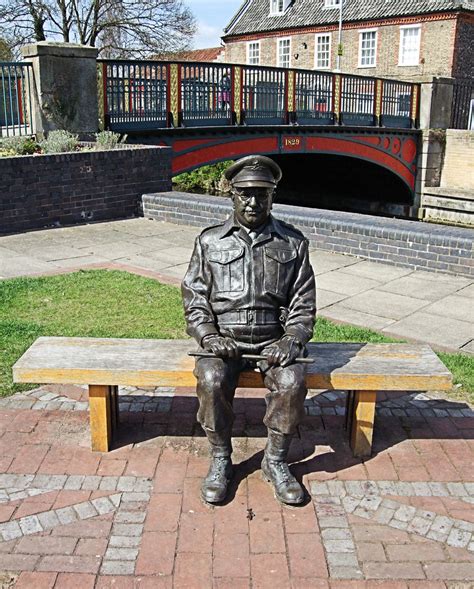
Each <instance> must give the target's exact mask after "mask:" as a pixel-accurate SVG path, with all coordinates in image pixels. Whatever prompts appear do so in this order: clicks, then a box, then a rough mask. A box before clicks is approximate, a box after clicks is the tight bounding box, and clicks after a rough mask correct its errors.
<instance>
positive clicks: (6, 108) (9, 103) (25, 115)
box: [0, 61, 35, 137]
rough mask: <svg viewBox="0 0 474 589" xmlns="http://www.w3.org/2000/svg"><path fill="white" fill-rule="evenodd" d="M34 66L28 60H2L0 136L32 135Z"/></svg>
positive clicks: (0, 72)
mask: <svg viewBox="0 0 474 589" xmlns="http://www.w3.org/2000/svg"><path fill="white" fill-rule="evenodd" d="M32 92H33V68H32V65H31V63H28V62H13V61H2V62H0V137H12V136H15V135H32V134H33V133H34V132H35V130H34V129H33V123H32V118H33V117H32Z"/></svg>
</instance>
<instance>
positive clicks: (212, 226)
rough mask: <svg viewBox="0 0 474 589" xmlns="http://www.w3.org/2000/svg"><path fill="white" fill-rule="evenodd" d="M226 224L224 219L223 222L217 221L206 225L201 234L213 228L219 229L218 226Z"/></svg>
mask: <svg viewBox="0 0 474 589" xmlns="http://www.w3.org/2000/svg"><path fill="white" fill-rule="evenodd" d="M224 225H225V221H223V222H222V223H217V224H216V225H209V227H205V228H204V229H203V230H202V231H201V233H200V234H199V235H204V233H207V232H208V231H210V230H211V229H217V228H218V227H223V226H224Z"/></svg>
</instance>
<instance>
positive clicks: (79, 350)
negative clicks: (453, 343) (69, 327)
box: [13, 337, 452, 457]
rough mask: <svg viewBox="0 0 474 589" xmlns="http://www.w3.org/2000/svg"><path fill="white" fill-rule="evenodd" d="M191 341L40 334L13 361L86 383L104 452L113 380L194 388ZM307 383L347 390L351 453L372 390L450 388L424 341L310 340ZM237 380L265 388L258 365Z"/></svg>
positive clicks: (57, 380)
mask: <svg viewBox="0 0 474 589" xmlns="http://www.w3.org/2000/svg"><path fill="white" fill-rule="evenodd" d="M195 349H196V344H195V343H194V342H193V340H139V339H99V338H70V337H40V338H39V339H37V340H36V342H35V343H34V344H33V345H32V346H31V347H30V348H29V349H28V350H27V351H26V352H25V354H24V355H23V356H22V357H21V358H20V359H19V360H18V362H16V364H15V365H14V367H13V378H14V381H15V382H18V383H41V384H86V385H88V386H89V403H90V428H91V438H92V450H94V451H99V452H107V451H108V450H109V448H110V445H111V442H112V440H113V436H114V431H115V429H116V428H117V427H118V399H117V395H118V385H123V386H137V387H155V386H167V387H169V386H171V387H190V386H191V387H192V386H195V384H196V379H195V377H194V375H193V368H194V358H192V357H190V356H188V352H189V351H193V350H195ZM308 351H309V355H310V356H312V357H314V358H315V362H314V364H310V365H309V366H308V371H307V377H306V382H307V385H308V388H310V389H329V390H347V391H349V393H348V403H347V412H346V420H347V424H348V429H349V435H350V443H351V447H352V450H353V452H354V455H355V456H359V457H361V456H370V454H371V448H372V434H373V427H374V417H375V404H376V396H377V391H426V390H433V389H437V390H447V389H450V388H451V386H452V376H451V373H450V372H449V370H448V369H447V368H446V367H445V366H444V364H443V363H442V362H441V361H440V360H439V358H438V357H437V356H436V354H434V352H433V351H432V350H431V348H430V347H429V346H427V345H414V344H344V343H341V344H339V343H334V344H333V343H330V344H317V343H310V344H309V345H308ZM239 386H241V387H247V388H264V385H263V381H262V377H261V375H260V373H259V372H258V371H250V370H249V371H245V372H243V373H242V374H241V377H240V381H239Z"/></svg>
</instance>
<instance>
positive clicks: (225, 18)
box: [186, 0, 242, 49]
mask: <svg viewBox="0 0 474 589" xmlns="http://www.w3.org/2000/svg"><path fill="white" fill-rule="evenodd" d="M241 4H242V0H186V5H187V6H189V8H190V9H191V11H192V12H193V14H194V16H195V17H196V20H197V25H198V27H197V33H196V35H195V37H194V43H193V45H194V49H203V48H205V47H219V45H220V37H221V36H222V34H223V29H224V27H225V26H226V25H228V24H229V21H230V19H231V18H232V17H233V16H234V14H235V13H236V12H237V9H238V8H239V6H240V5H241Z"/></svg>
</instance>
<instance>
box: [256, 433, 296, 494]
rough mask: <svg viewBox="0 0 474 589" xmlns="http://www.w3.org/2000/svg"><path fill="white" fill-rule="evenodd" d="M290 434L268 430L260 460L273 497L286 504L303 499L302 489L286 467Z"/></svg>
mask: <svg viewBox="0 0 474 589" xmlns="http://www.w3.org/2000/svg"><path fill="white" fill-rule="evenodd" d="M292 437H293V436H292V435H291V434H281V433H279V432H276V431H273V430H271V429H269V430H268V440H267V445H266V448H265V454H264V457H263V460H262V472H263V475H264V478H265V479H266V480H267V481H268V482H270V483H272V485H273V489H274V491H275V497H276V498H277V499H278V500H279V501H281V502H282V503H287V504H288V505H299V504H300V503H303V501H304V491H303V488H302V487H301V485H300V484H299V482H298V481H297V480H296V479H295V477H294V476H293V475H292V474H291V472H290V469H289V468H288V463H287V457H288V450H289V449H290V444H291V438H292Z"/></svg>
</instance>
